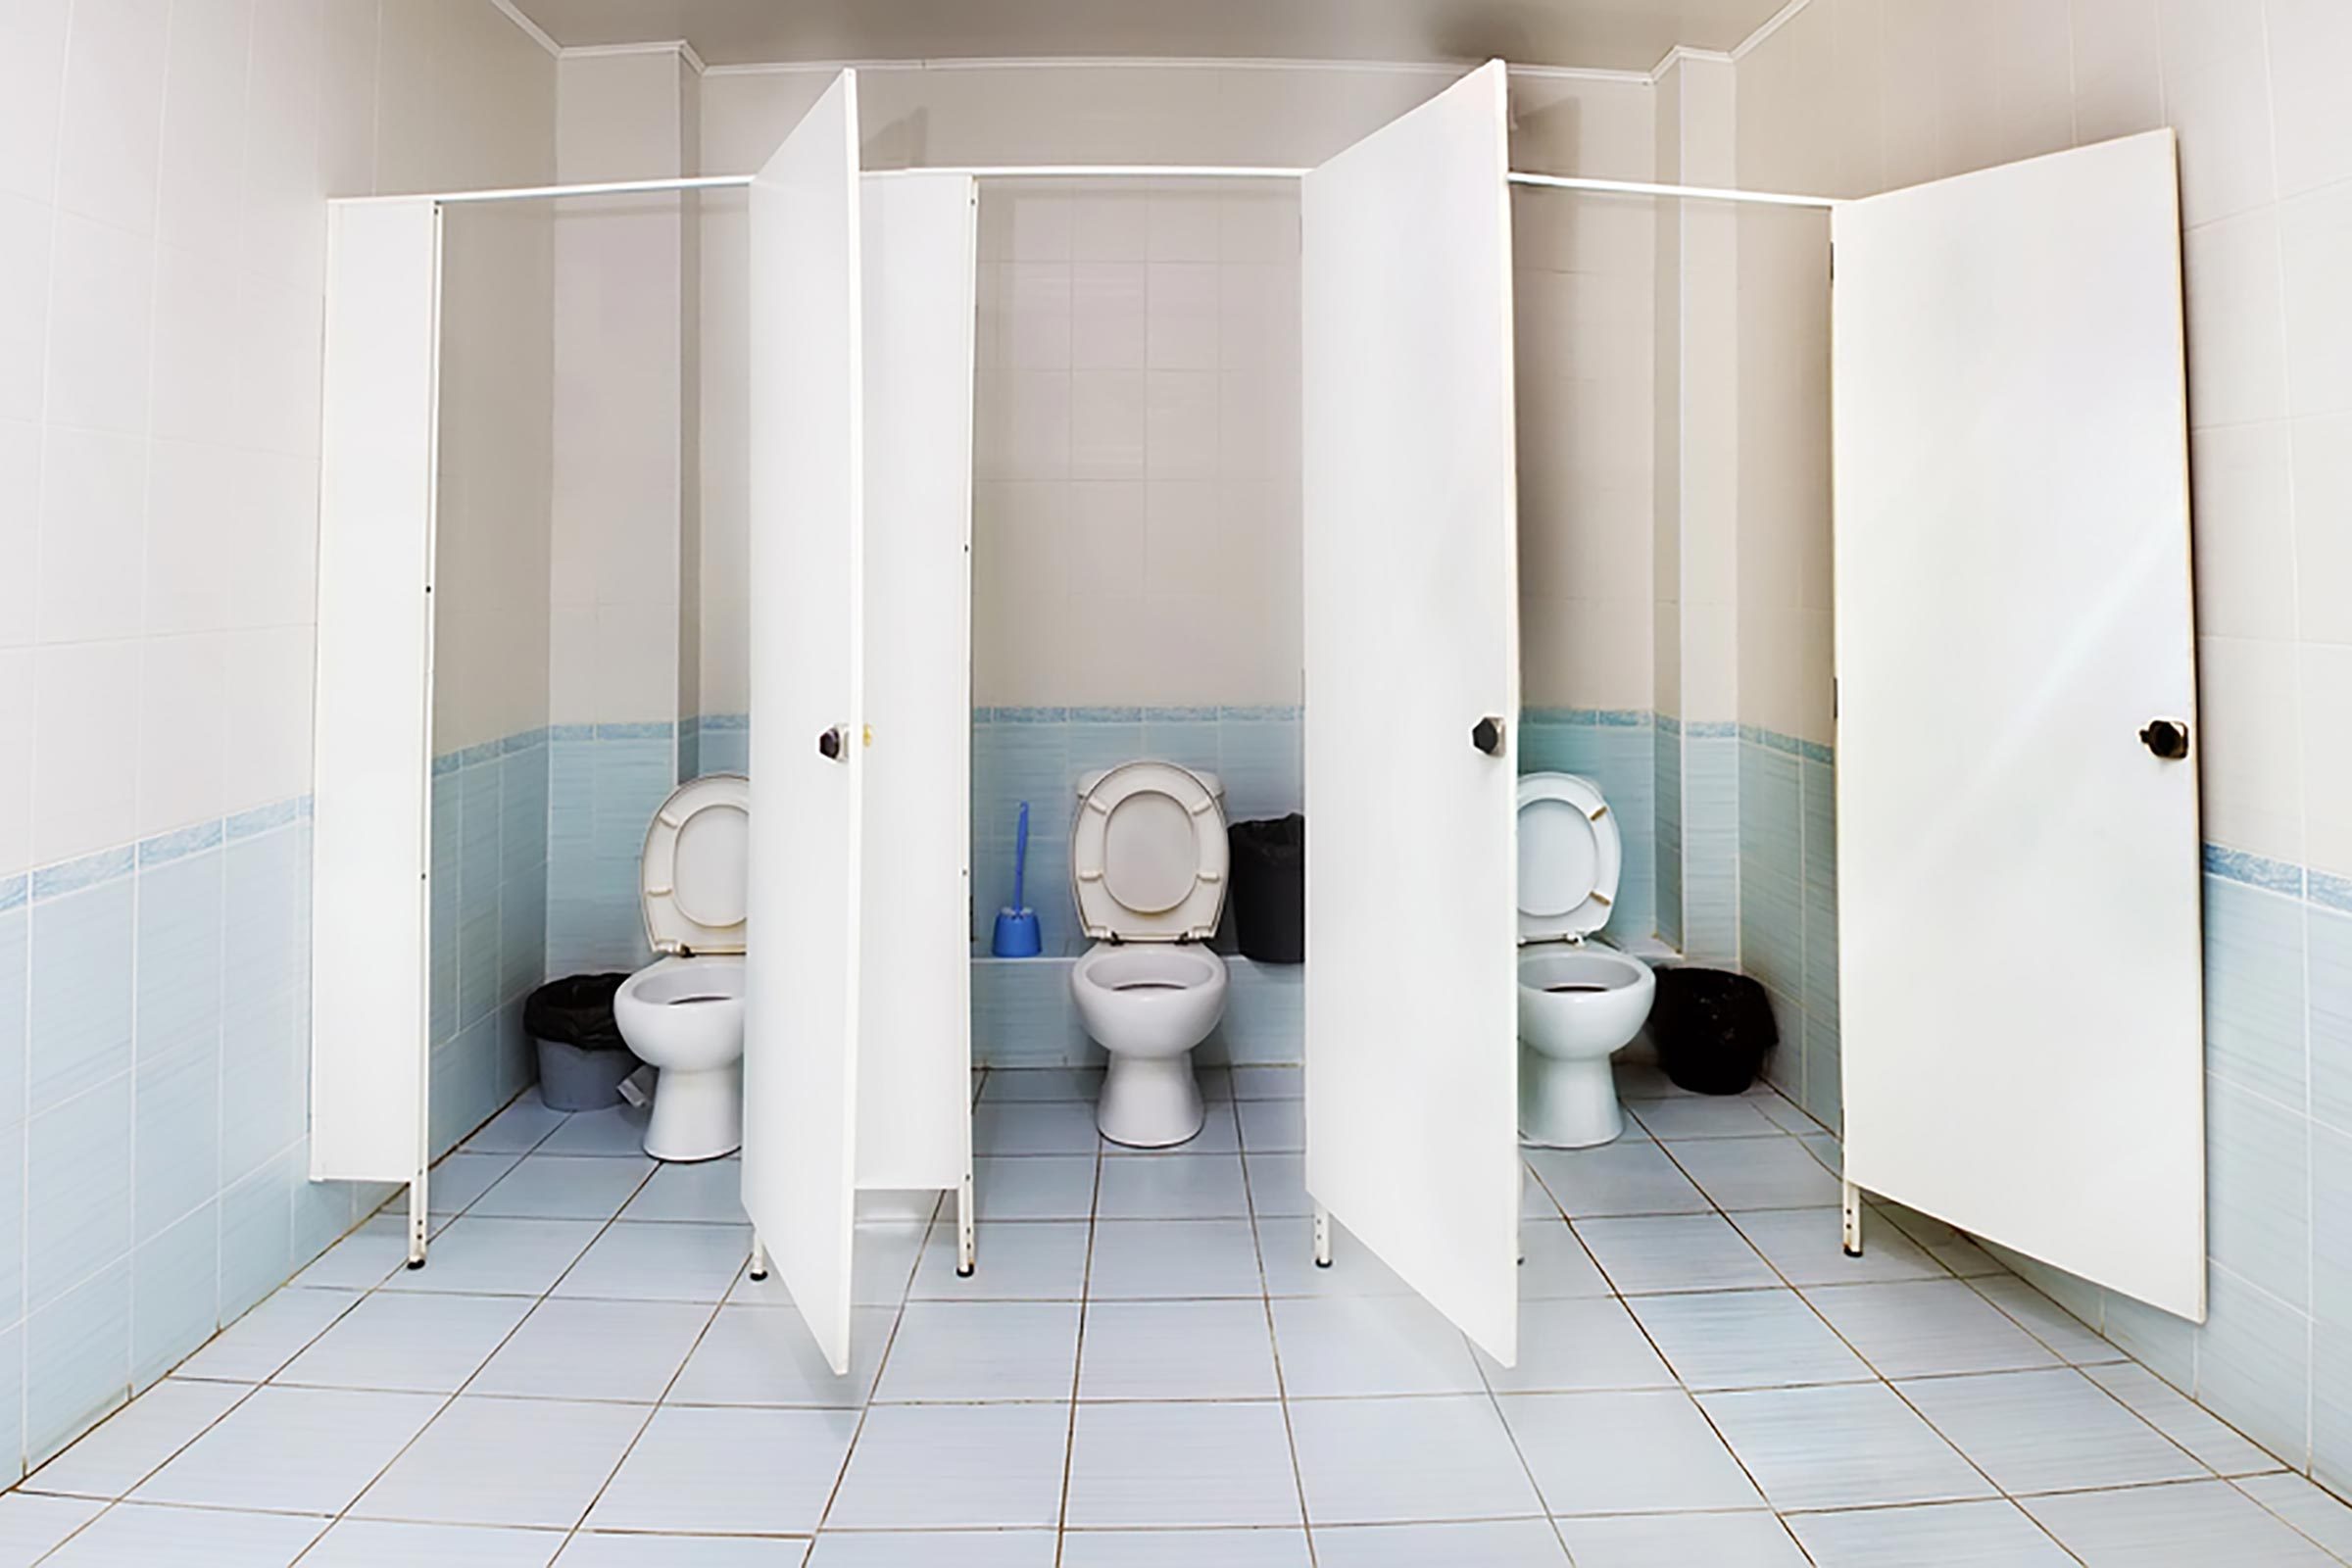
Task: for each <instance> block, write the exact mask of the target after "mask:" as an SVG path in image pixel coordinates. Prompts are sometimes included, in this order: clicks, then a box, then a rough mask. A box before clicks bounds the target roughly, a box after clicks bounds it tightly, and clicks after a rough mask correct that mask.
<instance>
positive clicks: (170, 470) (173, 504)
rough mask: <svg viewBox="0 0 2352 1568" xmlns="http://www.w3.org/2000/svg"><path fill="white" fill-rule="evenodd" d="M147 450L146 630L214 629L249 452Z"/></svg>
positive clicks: (226, 597) (225, 615)
mask: <svg viewBox="0 0 2352 1568" xmlns="http://www.w3.org/2000/svg"><path fill="white" fill-rule="evenodd" d="M149 452H150V456H149V473H148V493H147V540H146V551H147V555H146V591H145V623H146V630H147V631H148V632H149V633H150V634H169V633H173V632H189V631H214V630H219V629H221V628H222V627H225V626H226V625H228V623H229V604H230V595H231V592H232V585H231V583H230V581H229V573H230V570H231V566H230V563H231V559H232V556H231V548H232V543H233V540H234V538H235V535H236V528H237V517H238V509H239V508H240V507H241V506H242V505H243V498H244V496H243V489H244V487H243V479H244V474H245V471H246V468H247V466H248V465H249V464H250V462H251V461H252V455H251V454H248V453H244V452H239V451H236V450H233V449H231V448H228V447H219V446H196V445H189V444H187V443H184V442H177V441H157V442H155V443H153V444H152V446H151V447H150V449H149ZM313 516H314V518H315V517H316V513H315V512H314V514H313Z"/></svg>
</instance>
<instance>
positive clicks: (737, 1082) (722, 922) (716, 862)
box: [613, 773, 752, 1160]
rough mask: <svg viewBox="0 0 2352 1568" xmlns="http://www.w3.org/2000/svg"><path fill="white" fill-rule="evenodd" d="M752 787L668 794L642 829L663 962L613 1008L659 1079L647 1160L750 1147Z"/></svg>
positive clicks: (721, 784) (651, 931)
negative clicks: (747, 1044) (747, 1004)
mask: <svg viewBox="0 0 2352 1568" xmlns="http://www.w3.org/2000/svg"><path fill="white" fill-rule="evenodd" d="M751 804H752V803H751V781H750V780H748V779H746V778H744V777H743V776H742V775H741V774H738V773H712V774H707V775H705V776H704V777H702V778H698V779H692V780H689V781H688V782H686V783H684V784H681V785H679V786H678V787H677V788H676V789H675V790H673V791H671V792H670V796H669V798H668V799H667V800H665V801H663V802H662V809H660V810H658V811H656V812H655V813H654V820H653V822H652V824H651V825H650V826H649V827H648V828H647V829H646V834H645V849H644V852H643V854H641V855H640V856H639V858H638V873H639V875H638V883H639V892H640V894H641V903H642V906H643V908H644V911H645V934H646V939H647V940H648V941H649V942H650V943H651V944H652V945H653V949H654V951H655V952H656V953H657V954H660V955H661V956H660V957H658V958H656V959H655V960H654V961H653V962H652V963H650V964H648V965H646V966H645V967H644V968H642V969H640V970H638V971H637V972H636V973H635V974H633V975H631V976H629V978H628V979H627V980H626V981H624V982H623V983H622V984H621V988H620V990H619V991H618V992H617V993H616V994H615V995H614V996H613V1021H614V1022H615V1023H617V1024H618V1025H619V1026H620V1037H621V1039H623V1040H625V1041H627V1042H628V1045H629V1049H630V1050H631V1051H633V1052H635V1053H636V1054H638V1056H639V1057H640V1058H642V1059H643V1060H644V1061H646V1062H647V1063H648V1064H649V1065H651V1066H653V1067H654V1068H656V1069H657V1070H658V1073H659V1076H658V1077H657V1078H656V1079H655V1082H654V1108H653V1113H652V1115H651V1117H650V1119H649V1120H648V1121H647V1123H646V1128H645V1152H647V1153H649V1154H651V1155H653V1156H654V1157H655V1158H656V1159H666V1160H698V1159H715V1158H717V1157H718V1156H719V1155H721V1154H730V1153H733V1152H735V1151H736V1150H738V1149H740V1148H742V1147H743V951H744V950H743V933H744V909H745V904H746V895H747V890H748V880H749V868H748V864H747V860H746V853H747V850H748V847H749V836H750V831H751Z"/></svg>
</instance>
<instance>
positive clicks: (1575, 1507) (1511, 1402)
mask: <svg viewBox="0 0 2352 1568" xmlns="http://www.w3.org/2000/svg"><path fill="white" fill-rule="evenodd" d="M1497 1402H1499V1403H1500V1404H1501V1406H1502V1416H1503V1419H1504V1420H1505V1421H1506V1422H1508V1423H1509V1424H1510V1429H1511V1436H1512V1437H1513V1438H1515V1439H1517V1440H1518V1445H1519V1451H1520V1452H1521V1453H1522V1454H1524V1455H1525V1456H1526V1460H1527V1468H1528V1469H1529V1470H1530V1471H1531V1472H1533V1473H1534V1475H1535V1478H1536V1485H1537V1486H1538V1487H1539V1488H1540V1489H1541V1490H1542V1491H1543V1494H1544V1503H1545V1504H1546V1505H1547V1506H1548V1507H1549V1508H1550V1509H1551V1512H1552V1513H1553V1514H1554V1515H1555V1516H1557V1515H1565V1514H1596V1513H1597V1514H1617V1513H1666V1512H1678V1511H1686V1510H1692V1509H1726V1508H1759V1507H1762V1506H1763V1499H1762V1498H1760V1497H1758V1496H1757V1495H1756V1489H1755V1488H1754V1487H1752V1486H1750V1485H1749V1484H1748V1480H1747V1477H1746V1476H1745V1475H1744V1474H1743V1473H1741V1471H1740V1465H1739V1462H1738V1461H1737V1460H1735V1459H1734V1458H1733V1457H1732V1455H1731V1451H1730V1450H1729V1449H1728V1448H1726V1447H1725V1446H1723V1440H1722V1439H1721V1438H1719V1437H1717V1436H1716V1435H1715V1430H1714V1428H1712V1427H1710V1426H1709V1425H1708V1424H1707V1419H1706V1417H1705V1416H1704V1415H1702V1414H1700V1413H1699V1409H1698V1406H1697V1405H1695V1404H1693V1403H1691V1397H1690V1396H1689V1395H1687V1394H1685V1393H1683V1392H1682V1391H1681V1390H1679V1389H1677V1390H1673V1391H1670V1392H1664V1393H1633V1394H1516V1395H1506V1396H1504V1397H1501V1399H1500V1400H1498V1401H1497Z"/></svg>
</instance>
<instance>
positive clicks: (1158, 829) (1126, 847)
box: [1070, 762, 1226, 1149]
mask: <svg viewBox="0 0 2352 1568" xmlns="http://www.w3.org/2000/svg"><path fill="white" fill-rule="evenodd" d="M1223 793H1224V792H1223V790H1222V789H1221V788H1220V786H1219V785H1218V783H1217V778H1216V775H1215V774H1213V773H1195V772H1193V771H1191V770H1190V769H1187V768H1182V767H1178V766H1176V765H1175V764H1173V763H1170V762H1123V763H1121V764H1120V765H1119V766H1117V767H1114V768H1111V769H1109V770H1107V771H1105V772H1101V773H1089V774H1088V775H1086V777H1085V778H1083V779H1081V780H1080V781H1079V784H1078V811H1077V816H1076V818H1075V820H1074V821H1073V822H1072V823H1071V826H1070V881H1071V888H1072V891H1073V893H1074V894H1075V895H1076V898H1077V902H1078V922H1079V924H1080V926H1081V927H1083V928H1084V930H1085V931H1086V934H1087V935H1088V936H1089V937H1090V938H1092V939H1093V940H1094V944H1095V945H1094V946H1093V947H1092V948H1090V949H1088V950H1087V952H1086V955H1085V956H1083V957H1081V958H1080V959H1079V960H1078V961H1077V963H1076V964H1075V965H1073V966H1072V967H1071V969H1070V995H1071V997H1072V998H1073V999H1074V1000H1075V1001H1076V1003H1077V1005H1078V1017H1079V1020H1080V1021H1081V1022H1082V1023H1084V1024H1085V1026H1086V1032H1087V1033H1088V1034H1089V1035H1090V1036H1092V1037H1093V1038H1094V1041H1095V1043H1096V1044H1097V1045H1100V1046H1101V1047H1102V1048H1103V1050H1104V1051H1106V1052H1108V1053H1109V1054H1110V1068H1109V1071H1108V1072H1107V1073H1106V1074H1105V1075H1104V1076H1103V1098H1102V1100H1101V1102H1100V1103H1098V1104H1097V1105H1096V1107H1095V1124H1096V1125H1097V1126H1098V1127H1100V1128H1101V1129H1102V1130H1103V1137H1105V1138H1107V1139H1109V1140H1110V1141H1111V1142H1112V1143H1114V1144H1126V1145H1129V1146H1131V1147H1134V1148H1137V1149H1165V1148H1168V1147H1169V1146H1171V1145H1174V1144H1181V1143H1184V1142H1185V1141H1187V1140H1188V1139H1190V1138H1192V1137H1193V1136H1194V1135H1195V1134H1196V1133H1198V1132H1200V1131H1201V1086H1200V1084H1199V1082H1198V1081H1197V1080H1196V1079H1195V1078H1194V1077H1193V1055H1192V1053H1193V1048H1194V1047H1195V1046H1197V1045H1199V1044H1200V1043H1201V1041H1202V1040H1205V1039H1206V1038H1208V1032H1209V1031H1210V1030H1211V1029H1214V1028H1215V1027H1216V1026H1217V1020H1218V1019H1219V1018H1221V1017H1223V1016H1224V1015H1225V960H1224V959H1223V958H1222V957H1220V956H1217V955H1216V954H1214V953H1211V952H1210V951H1209V950H1208V949H1207V948H1206V947H1205V946H1203V945H1202V944H1204V943H1205V942H1207V940H1208V939H1209V938H1210V937H1211V936H1214V935H1215V934H1216V929H1217V917H1218V915H1219V914H1220V913H1222V912H1223V910H1224V907H1225V861H1226V844H1225V810H1224V807H1223V804H1222V797H1223Z"/></svg>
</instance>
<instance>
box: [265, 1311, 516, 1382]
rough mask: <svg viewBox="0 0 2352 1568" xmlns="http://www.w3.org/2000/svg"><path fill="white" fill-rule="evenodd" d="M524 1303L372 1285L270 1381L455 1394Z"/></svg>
mask: <svg viewBox="0 0 2352 1568" xmlns="http://www.w3.org/2000/svg"><path fill="white" fill-rule="evenodd" d="M530 1309H531V1303H530V1302H529V1301H528V1300H527V1299H523V1298H521V1297H515V1296H446V1295H440V1296H432V1295H407V1294H402V1293H398V1292H392V1291H379V1292H377V1293H376V1294H374V1295H372V1296H370V1297H368V1299H366V1300H364V1301H362V1302H361V1303H360V1304H359V1305H358V1306H355V1307H353V1308H352V1309H351V1311H350V1312H348V1313H346V1314H345V1315H344V1316H343V1318H342V1319H341V1320H340V1321H339V1322H337V1323H336V1324H335V1325H334V1326H333V1327H332V1328H330V1329H328V1330H327V1331H326V1332H325V1333H324V1334H321V1335H320V1336H319V1338H318V1339H317V1340H315V1341H313V1342H312V1344H311V1346H310V1348H308V1349H306V1350H304V1351H303V1352H302V1353H301V1354H300V1355H298V1356H296V1357H295V1358H294V1359H293V1360H292V1361H290V1362H288V1363H287V1364H286V1367H285V1369H284V1370H283V1371H281V1372H279V1373H278V1374H277V1376H276V1377H275V1378H274V1379H272V1381H273V1382H277V1383H290V1384H302V1385H305V1386H308V1387H313V1388H329V1389H398V1390H404V1391H406V1392H408V1393H411V1394H455V1393H457V1392H458V1390H459V1389H461V1388H463V1387H464V1386H465V1384H466V1379H467V1378H469V1377H471V1376H473V1374H474V1373H475V1372H477V1371H479V1370H480V1368H481V1365H482V1363H483V1362H484V1361H487V1360H489V1359H490V1352H491V1351H493V1350H495V1349H497V1348H499V1346H500V1345H501V1344H502V1343H503V1342H504V1341H505V1340H506V1338H507V1336H508V1335H510V1334H512V1333H514V1332H515V1325H516V1324H518V1323H520V1322H521V1321H522V1320H523V1317H524V1315H525V1314H527V1313H528V1312H529V1311H530Z"/></svg>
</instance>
